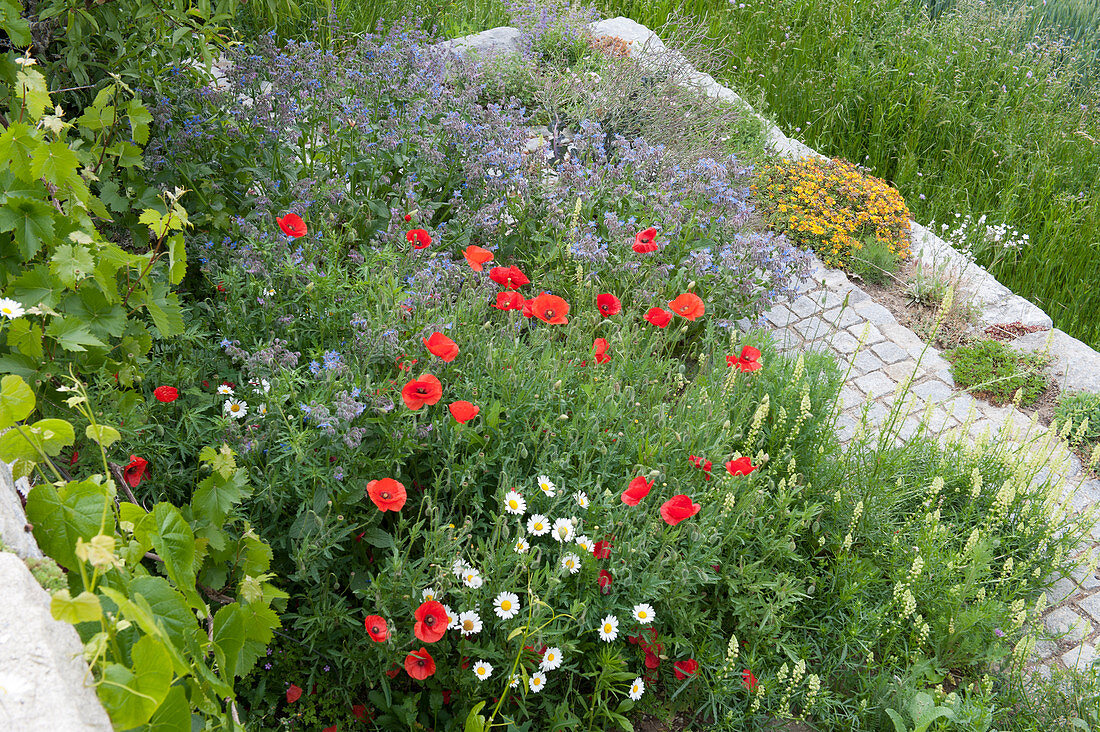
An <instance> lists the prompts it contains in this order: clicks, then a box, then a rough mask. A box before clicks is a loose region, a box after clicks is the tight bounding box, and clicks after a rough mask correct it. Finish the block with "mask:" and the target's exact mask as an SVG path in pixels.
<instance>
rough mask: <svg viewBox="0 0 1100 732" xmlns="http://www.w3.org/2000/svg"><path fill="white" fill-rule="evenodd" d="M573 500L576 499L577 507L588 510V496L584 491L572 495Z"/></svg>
mask: <svg viewBox="0 0 1100 732" xmlns="http://www.w3.org/2000/svg"><path fill="white" fill-rule="evenodd" d="M573 498H575V499H577V505H578V506H580V507H581V508H588V494H587V493H585V492H584V491H577V492H576V493H574V494H573Z"/></svg>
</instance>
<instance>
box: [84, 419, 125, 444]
mask: <svg viewBox="0 0 1100 732" xmlns="http://www.w3.org/2000/svg"><path fill="white" fill-rule="evenodd" d="M84 432H85V434H87V435H88V439H89V440H95V441H96V442H98V443H99V444H100V445H103V447H110V446H111V445H113V444H115V443H116V442H118V441H119V440H120V439H121V438H122V435H121V434H119V432H118V430H116V429H115V428H114V427H108V426H107V425H105V424H90V425H88V426H87V427H86V428H85V429H84Z"/></svg>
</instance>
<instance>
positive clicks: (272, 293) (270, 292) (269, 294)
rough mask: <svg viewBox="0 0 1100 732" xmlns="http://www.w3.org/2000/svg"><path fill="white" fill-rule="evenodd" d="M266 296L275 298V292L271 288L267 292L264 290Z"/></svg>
mask: <svg viewBox="0 0 1100 732" xmlns="http://www.w3.org/2000/svg"><path fill="white" fill-rule="evenodd" d="M264 294H265V295H267V296H268V297H275V290H274V289H272V288H270V287H269V288H267V289H266V290H264Z"/></svg>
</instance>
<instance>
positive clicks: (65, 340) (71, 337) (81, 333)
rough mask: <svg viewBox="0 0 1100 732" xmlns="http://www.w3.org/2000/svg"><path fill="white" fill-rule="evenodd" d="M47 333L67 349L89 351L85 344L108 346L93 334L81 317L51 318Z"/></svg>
mask: <svg viewBox="0 0 1100 732" xmlns="http://www.w3.org/2000/svg"><path fill="white" fill-rule="evenodd" d="M46 335H48V336H49V337H50V338H53V339H54V340H55V341H57V343H58V345H59V346H61V347H62V348H64V349H65V350H66V351H87V350H88V349H87V348H85V346H93V347H99V348H106V347H107V344H106V343H104V342H103V341H101V340H99V339H98V338H96V337H95V336H94V335H92V332H91V331H90V330H89V329H88V326H87V325H85V324H84V323H83V322H81V321H80V319H79V318H65V317H56V318H51V319H50V323H49V325H47V326H46Z"/></svg>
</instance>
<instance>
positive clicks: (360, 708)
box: [351, 704, 368, 722]
mask: <svg viewBox="0 0 1100 732" xmlns="http://www.w3.org/2000/svg"><path fill="white" fill-rule="evenodd" d="M351 716H353V717H355V718H356V719H358V720H359V721H360V722H366V721H367V719H368V718H367V707H366V705H365V704H352V705H351Z"/></svg>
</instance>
